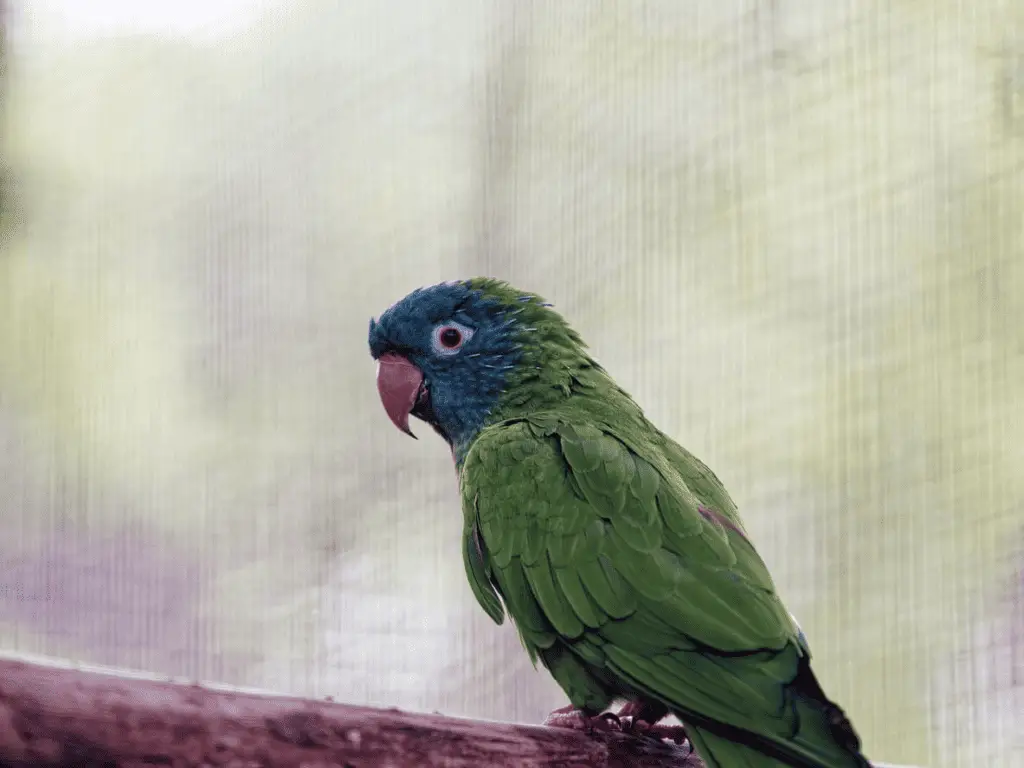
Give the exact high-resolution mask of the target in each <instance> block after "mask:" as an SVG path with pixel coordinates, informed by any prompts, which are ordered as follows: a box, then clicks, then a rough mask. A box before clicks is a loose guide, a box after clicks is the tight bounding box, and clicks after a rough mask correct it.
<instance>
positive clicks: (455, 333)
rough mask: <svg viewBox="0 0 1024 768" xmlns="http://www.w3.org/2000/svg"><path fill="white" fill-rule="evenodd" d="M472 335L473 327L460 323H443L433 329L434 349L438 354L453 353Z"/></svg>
mask: <svg viewBox="0 0 1024 768" xmlns="http://www.w3.org/2000/svg"><path fill="white" fill-rule="evenodd" d="M472 335H473V329H472V328H467V327H466V326H464V325H462V324H460V323H451V322H450V323H445V324H444V325H439V326H438V327H437V328H435V329H434V351H435V352H437V353H438V354H440V355H453V354H455V353H456V352H458V351H459V350H460V349H462V345H463V344H465V343H466V342H467V341H469V339H470V338H471V337H472Z"/></svg>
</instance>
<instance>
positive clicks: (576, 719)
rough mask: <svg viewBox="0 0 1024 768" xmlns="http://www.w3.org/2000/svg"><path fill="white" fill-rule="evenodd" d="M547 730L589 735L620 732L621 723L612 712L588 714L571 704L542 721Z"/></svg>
mask: <svg viewBox="0 0 1024 768" xmlns="http://www.w3.org/2000/svg"><path fill="white" fill-rule="evenodd" d="M544 725H546V726H548V727H549V728H568V729H570V730H573V731H582V732H583V733H586V734H591V733H593V732H594V731H622V730H623V728H622V722H621V721H620V720H619V716H618V715H616V714H615V713H614V712H600V713H597V714H588V713H587V712H585V711H584V710H582V709H576V708H575V707H574V706H572V705H571V704H570V705H568V706H565V707H561V708H559V709H556V710H555V711H553V712H552V713H551V714H550V715H548V716H547V717H546V718H545V719H544Z"/></svg>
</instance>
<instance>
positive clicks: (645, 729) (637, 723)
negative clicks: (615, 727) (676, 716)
mask: <svg viewBox="0 0 1024 768" xmlns="http://www.w3.org/2000/svg"><path fill="white" fill-rule="evenodd" d="M667 714H668V708H667V707H665V706H664V705H662V704H660V703H656V702H649V701H630V702H627V703H626V705H625V706H623V707H622V709H620V710H619V712H618V718H619V722H620V724H621V726H622V731H623V732H624V733H629V734H633V735H635V736H647V737H649V738H652V739H657V740H659V741H661V740H663V739H664V740H668V741H671V742H674V743H676V744H682V743H683V742H684V741H686V729H685V728H684V727H683V726H681V725H658V721H660V720H662V719H664V717H665V716H666V715H667Z"/></svg>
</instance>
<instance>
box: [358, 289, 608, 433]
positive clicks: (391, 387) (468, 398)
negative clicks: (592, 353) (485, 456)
mask: <svg viewBox="0 0 1024 768" xmlns="http://www.w3.org/2000/svg"><path fill="white" fill-rule="evenodd" d="M369 343H370V354H371V355H372V356H373V358H374V359H375V360H377V389H378V391H379V392H380V398H381V401H382V403H383V404H384V410H385V411H387V414H388V416H389V417H390V419H391V421H392V422H394V424H395V426H397V427H398V428H399V429H401V430H402V431H403V432H405V433H407V434H409V435H412V436H413V437H415V435H413V433H412V430H410V429H409V415H410V414H412V415H413V416H416V417H417V418H419V419H422V420H423V421H425V422H427V423H428V424H430V425H431V426H432V427H433V428H434V429H435V430H436V431H437V432H438V433H439V434H440V435H441V436H442V437H443V438H444V439H445V440H447V441H448V443H449V444H450V445H452V447H453V448H454V449H456V451H458V449H459V448H460V447H465V446H466V445H467V444H468V443H469V442H471V441H472V439H473V437H475V436H476V434H477V433H478V432H479V431H480V429H482V428H483V427H485V426H487V424H489V423H492V422H494V421H497V420H500V419H501V418H507V417H508V416H509V415H511V411H514V410H515V408H516V407H517V405H522V404H523V403H524V402H525V400H526V398H527V397H528V396H529V397H540V398H541V399H543V398H544V397H545V396H546V394H547V393H548V390H549V389H550V388H551V386H552V385H554V384H555V381H554V380H551V381H547V382H546V379H545V372H547V373H548V377H547V378H549V379H550V377H551V375H552V374H551V370H550V369H551V367H552V366H551V365H550V364H551V363H552V362H555V361H557V360H559V359H562V360H563V362H565V361H568V360H569V359H570V358H576V357H578V358H580V359H581V360H584V359H589V358H587V357H586V355H585V353H584V352H583V346H584V345H583V342H582V341H581V340H580V338H579V336H578V335H577V334H576V333H575V332H574V331H573V330H572V329H570V328H569V327H568V325H566V323H565V321H564V320H563V319H562V318H561V316H560V315H558V314H557V313H556V312H555V311H554V310H552V309H550V305H549V304H545V303H544V301H543V300H542V299H541V298H540V297H539V296H535V295H533V294H529V293H525V292H523V291H519V290H516V289H515V288H513V287H512V286H510V285H508V284H507V283H504V282H501V281H499V280H492V279H490V278H474V279H471V280H460V281H456V282H449V283H441V284H439V285H434V286H431V287H429V288H420V289H419V290H416V291H413V292H412V293H410V294H409V295H408V296H406V297H405V298H403V299H401V300H400V301H398V302H397V303H396V304H393V305H392V306H391V307H389V308H388V309H387V310H386V311H385V312H384V313H383V314H382V315H381V316H380V317H379V318H378V319H377V320H373V319H371V320H370V334H369ZM570 368H571V366H568V365H566V366H555V369H556V370H561V371H563V372H565V371H568V370H569V369H570ZM529 383H532V384H539V385H540V386H539V388H538V387H530V388H524V385H526V384H529ZM567 391H568V390H567V389H566V392H567ZM527 392H529V395H527V394H526V393H527Z"/></svg>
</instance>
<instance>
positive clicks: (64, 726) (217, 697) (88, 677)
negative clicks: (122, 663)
mask: <svg viewBox="0 0 1024 768" xmlns="http://www.w3.org/2000/svg"><path fill="white" fill-rule="evenodd" d="M701 765H702V763H701V762H700V761H699V759H697V757H696V756H694V755H691V754H690V750H689V747H688V746H685V745H684V746H681V747H680V746H676V745H674V744H670V743H668V742H657V741H654V740H653V739H642V738H637V737H633V736H628V735H624V734H620V733H601V732H599V733H595V734H594V736H587V735H585V734H582V733H578V732H575V731H570V730H565V729H555V728H545V727H542V726H534V725H516V724H507V723H496V722H484V721H474V720H462V719H458V718H452V717H442V716H440V715H422V714H410V713H404V712H400V711H398V710H397V709H388V710H380V709H371V708H368V707H353V706H347V705H343V704H335V703H332V702H329V701H314V700H309V699H300V698H294V697H286V696H279V695H267V694H262V693H256V692H250V691H241V690H238V689H224V688H220V687H214V686H205V685H198V684H193V685H188V684H184V683H180V682H178V683H176V682H171V681H166V680H160V679H155V678H152V677H150V676H140V675H134V674H132V675H131V676H129V675H126V674H122V673H118V674H112V673H111V672H110V671H103V672H97V671H88V670H86V669H83V668H81V667H78V668H76V666H75V665H71V664H67V663H61V662H53V661H46V662H45V663H29V662H26V661H20V660H7V659H0V766H3V768H9V767H14V766H17V767H18V768H21V767H22V766H26V767H27V766H46V767H49V768H57V766H61V767H63V766H67V768H72V767H73V768H89V766H97V767H99V766H102V767H103V768H121V767H124V768H128V767H129V766H131V767H132V768H142V766H174V768H190V767H191V766H197V767H198V766H204V767H205V766H211V767H212V766H233V767H235V766H237V768H278V767H279V766H280V767H281V768H284V767H285V766H304V768H314V767H316V768H372V767H374V766H390V768H432V767H434V766H437V767H440V766H445V768H485V767H486V768H506V767H507V768H512V767H513V766H514V767H515V768H554V766H559V767H560V768H627V766H629V768H698V767H699V766H701Z"/></svg>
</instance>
